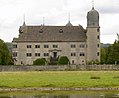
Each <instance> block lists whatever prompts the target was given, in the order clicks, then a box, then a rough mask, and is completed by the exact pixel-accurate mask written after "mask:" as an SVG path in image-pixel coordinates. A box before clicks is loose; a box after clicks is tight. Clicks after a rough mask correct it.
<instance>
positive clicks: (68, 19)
mask: <svg viewBox="0 0 119 98" xmlns="http://www.w3.org/2000/svg"><path fill="white" fill-rule="evenodd" d="M68 21H69V22H70V13H69V14H68Z"/></svg>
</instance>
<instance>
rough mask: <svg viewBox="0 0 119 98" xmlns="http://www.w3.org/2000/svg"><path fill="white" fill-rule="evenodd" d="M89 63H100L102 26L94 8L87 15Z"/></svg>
mask: <svg viewBox="0 0 119 98" xmlns="http://www.w3.org/2000/svg"><path fill="white" fill-rule="evenodd" d="M86 29H87V32H86V35H87V62H88V61H95V60H98V61H99V62H100V26H99V13H98V11H96V10H95V9H94V6H93V7H92V9H91V11H89V12H88V13H87V28H86Z"/></svg>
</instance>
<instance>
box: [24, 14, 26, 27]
mask: <svg viewBox="0 0 119 98" xmlns="http://www.w3.org/2000/svg"><path fill="white" fill-rule="evenodd" d="M23 26H26V23H25V14H24V16H23Z"/></svg>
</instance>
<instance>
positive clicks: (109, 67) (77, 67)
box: [0, 65, 119, 71]
mask: <svg viewBox="0 0 119 98" xmlns="http://www.w3.org/2000/svg"><path fill="white" fill-rule="evenodd" d="M66 70H77V71H78V70H79V71H85V70H87V71H88V70H97V71H100V70H119V65H62V66H58V65H55V66H54V65H52V66H51V65H50V66H26V65H24V66H23V65H19V66H18V65H8V66H7V65H4V66H3V65H1V66H0V71H66Z"/></svg>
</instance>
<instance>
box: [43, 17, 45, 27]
mask: <svg viewBox="0 0 119 98" xmlns="http://www.w3.org/2000/svg"><path fill="white" fill-rule="evenodd" d="M44 25H45V17H43V26H44Z"/></svg>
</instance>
